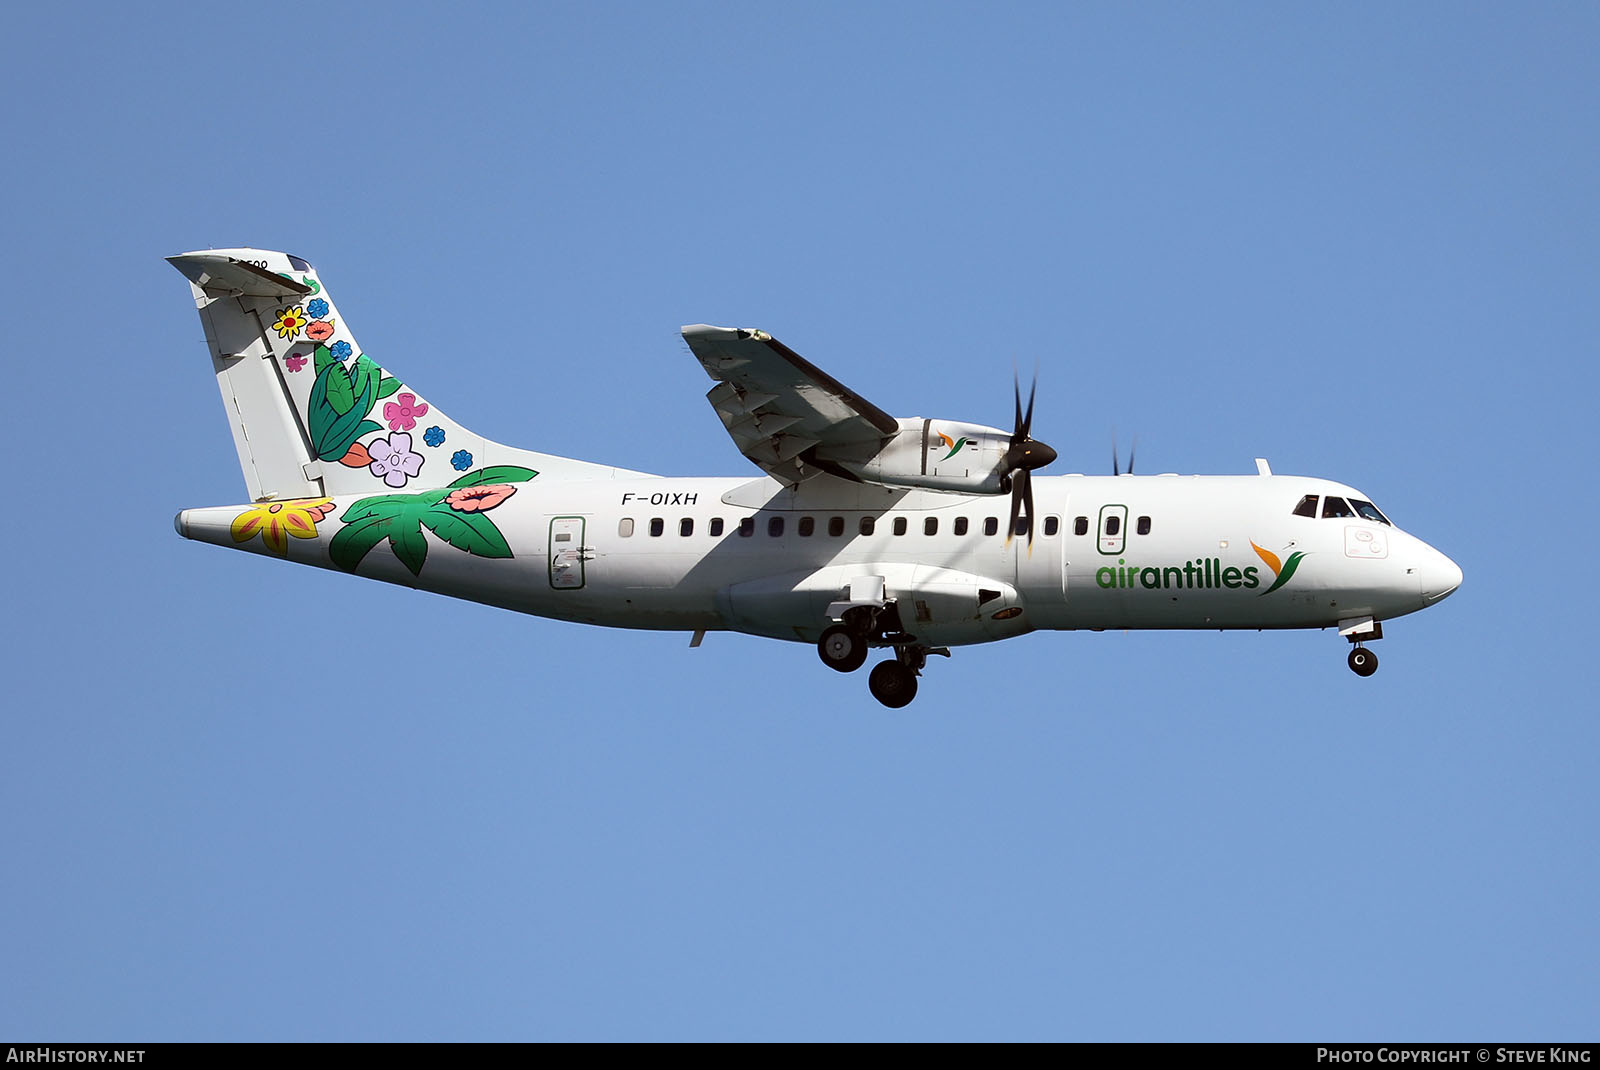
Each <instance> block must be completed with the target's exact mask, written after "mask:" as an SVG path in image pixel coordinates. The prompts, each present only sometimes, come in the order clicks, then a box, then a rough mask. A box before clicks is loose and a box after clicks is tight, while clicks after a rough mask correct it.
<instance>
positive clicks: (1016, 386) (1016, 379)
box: [1011, 368, 1033, 446]
mask: <svg viewBox="0 0 1600 1070" xmlns="http://www.w3.org/2000/svg"><path fill="white" fill-rule="evenodd" d="M1011 392H1012V393H1013V394H1015V395H1016V400H1017V418H1016V419H1015V420H1014V421H1012V424H1011V444H1012V445H1013V446H1015V445H1016V444H1017V443H1018V442H1020V441H1022V436H1021V430H1022V378H1021V376H1019V375H1018V374H1017V369H1015V368H1012V369H1011ZM1028 407H1029V409H1032V408H1033V399H1032V398H1029V399H1028Z"/></svg>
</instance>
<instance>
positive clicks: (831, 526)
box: [828, 516, 844, 539]
mask: <svg viewBox="0 0 1600 1070" xmlns="http://www.w3.org/2000/svg"><path fill="white" fill-rule="evenodd" d="M843 534H844V517H842V516H830V517H829V518H828V535H829V536H830V537H832V538H835V539H837V538H839V536H841V535H843Z"/></svg>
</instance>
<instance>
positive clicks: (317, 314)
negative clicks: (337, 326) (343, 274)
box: [306, 297, 328, 320]
mask: <svg viewBox="0 0 1600 1070" xmlns="http://www.w3.org/2000/svg"><path fill="white" fill-rule="evenodd" d="M306 315H308V316H310V317H311V318H312V319H314V320H320V319H326V318H327V315H328V302H326V301H324V300H323V299H322V298H320V297H319V298H317V299H316V300H315V301H312V302H310V303H308V304H307V305H306Z"/></svg>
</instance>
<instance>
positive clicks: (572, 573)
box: [550, 516, 589, 591]
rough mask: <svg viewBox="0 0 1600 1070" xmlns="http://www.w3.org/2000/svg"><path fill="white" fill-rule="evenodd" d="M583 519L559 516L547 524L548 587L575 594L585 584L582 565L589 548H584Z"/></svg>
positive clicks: (587, 556) (587, 557) (587, 555)
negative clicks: (548, 553)
mask: <svg viewBox="0 0 1600 1070" xmlns="http://www.w3.org/2000/svg"><path fill="white" fill-rule="evenodd" d="M583 529H584V523H583V517H581V516H558V517H555V518H553V519H552V520H551V521H550V586H551V587H554V588H555V589H556V590H558V591H576V590H578V589H579V588H581V587H582V586H583V584H584V566H583V563H584V562H585V561H587V560H588V559H589V548H588V547H586V546H584V545H583Z"/></svg>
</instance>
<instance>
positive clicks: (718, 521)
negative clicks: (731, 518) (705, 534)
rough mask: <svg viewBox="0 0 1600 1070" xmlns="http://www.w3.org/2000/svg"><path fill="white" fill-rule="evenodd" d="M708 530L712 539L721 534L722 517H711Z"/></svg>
mask: <svg viewBox="0 0 1600 1070" xmlns="http://www.w3.org/2000/svg"><path fill="white" fill-rule="evenodd" d="M709 530H710V532H711V537H712V538H713V539H714V538H716V537H717V536H718V535H721V534H722V518H721V517H720V516H714V517H712V518H711V527H710V529H709Z"/></svg>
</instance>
